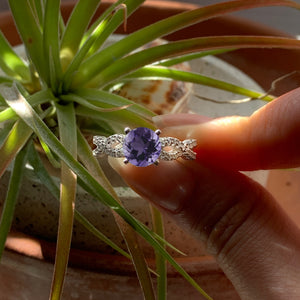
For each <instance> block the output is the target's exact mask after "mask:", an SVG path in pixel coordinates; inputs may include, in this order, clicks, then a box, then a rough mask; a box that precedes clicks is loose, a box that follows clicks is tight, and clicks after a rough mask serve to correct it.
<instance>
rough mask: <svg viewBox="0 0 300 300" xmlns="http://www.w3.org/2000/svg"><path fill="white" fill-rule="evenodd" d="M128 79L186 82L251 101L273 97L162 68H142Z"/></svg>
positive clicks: (209, 78) (268, 99)
mask: <svg viewBox="0 0 300 300" xmlns="http://www.w3.org/2000/svg"><path fill="white" fill-rule="evenodd" d="M128 78H129V79H130V78H139V79H142V78H147V79H154V78H155V79H173V80H180V81H187V82H192V83H196V84H201V85H206V86H210V87H214V88H218V89H221V90H224V91H230V92H233V93H236V94H239V95H244V96H247V97H250V98H253V99H258V98H259V99H262V100H265V101H271V100H273V99H274V97H273V96H270V95H265V94H263V93H260V92H256V91H252V90H249V89H246V88H243V87H241V86H237V85H234V84H231V83H228V82H225V81H222V80H217V79H214V78H211V77H207V76H204V75H201V74H197V73H193V72H187V71H181V70H177V69H169V68H163V67H154V66H153V67H151V66H149V67H144V68H141V69H140V70H138V71H136V72H134V73H132V74H131V75H129V76H128Z"/></svg>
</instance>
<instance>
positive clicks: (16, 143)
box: [0, 120, 32, 177]
mask: <svg viewBox="0 0 300 300" xmlns="http://www.w3.org/2000/svg"><path fill="white" fill-rule="evenodd" d="M31 134H32V129H31V128H30V127H28V126H27V125H26V124H25V123H24V122H23V121H22V120H19V121H17V122H16V123H15V124H14V126H13V128H12V129H11V131H10V132H9V134H8V136H7V138H6V139H5V141H4V143H3V144H2V146H1V148H0V157H1V159H0V177H1V176H2V175H3V173H4V171H5V170H6V168H7V167H8V165H9V164H10V163H11V162H12V160H13V159H14V158H15V156H16V155H17V153H18V152H19V151H20V150H21V149H22V148H23V147H24V145H25V144H26V142H27V141H28V139H29V137H30V136H31Z"/></svg>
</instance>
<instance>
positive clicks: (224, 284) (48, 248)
mask: <svg viewBox="0 0 300 300" xmlns="http://www.w3.org/2000/svg"><path fill="white" fill-rule="evenodd" d="M112 2H113V1H104V2H103V5H101V7H100V8H101V9H103V8H105V7H107V6H108V5H109V3H112ZM71 7H72V3H67V4H65V5H64V6H63V14H64V16H65V17H66V18H67V16H68V15H69V13H70V11H71ZM193 7H194V6H193V5H188V4H179V3H170V2H167V3H166V2H163V1H159V2H157V1H147V2H146V3H145V5H144V6H143V7H141V8H140V9H139V10H138V11H137V12H136V13H135V14H134V15H133V16H132V17H131V18H130V19H129V21H128V32H132V31H134V30H136V29H138V28H140V27H143V26H145V25H147V24H150V23H152V22H154V21H156V20H159V19H161V18H165V17H167V16H170V15H172V14H175V13H179V12H181V11H183V10H186V9H191V8H193ZM0 26H1V29H2V30H3V32H4V33H5V35H6V36H7V38H8V39H9V40H10V41H11V43H12V44H14V45H16V44H18V43H19V40H18V38H17V37H16V31H15V28H14V26H13V24H12V22H11V17H10V16H9V14H3V16H0ZM120 32H122V29H120ZM265 33H268V34H276V35H280V33H278V32H274V31H272V30H270V29H268V28H262V27H260V26H257V25H255V24H251V23H249V22H244V21H242V20H240V19H234V18H227V17H225V18H218V19H214V20H210V21H207V22H205V23H201V24H199V25H195V26H192V27H190V28H187V29H185V30H182V31H180V32H178V33H176V34H173V35H170V36H168V37H167V38H169V39H172V40H175V39H177V38H180V37H186V38H188V37H193V36H200V35H216V34H218V35H220V34H265ZM220 57H221V58H222V59H223V60H225V61H227V62H230V63H232V64H233V65H235V66H238V67H239V68H240V69H241V70H243V71H244V72H245V73H247V74H248V75H250V76H251V77H252V78H254V79H255V81H256V82H257V83H258V84H259V85H260V86H262V87H263V88H264V89H266V90H267V89H268V88H269V87H270V84H271V82H272V81H273V80H274V79H275V78H278V77H279V76H281V75H283V74H286V73H289V72H291V71H294V70H295V69H299V65H300V59H299V58H300V52H299V51H292V50H243V51H236V52H234V53H228V54H224V55H222V56H220ZM274 62H276V65H274ZM297 84H298V85H299V82H298V80H297V78H296V77H295V78H294V79H291V80H290V81H289V86H288V87H287V88H288V89H291V88H293V87H294V86H297ZM284 88H286V87H281V88H280V89H279V90H277V94H280V93H282V92H283V91H284ZM279 178H280V177H279ZM268 185H269V186H272V181H270V179H269V182H268ZM41 205H42V204H41ZM37 215H38V213H37ZM145 222H146V221H145ZM167 222H169V221H167ZM172 226H176V225H175V224H173V225H172ZM78 232H80V230H79V231H78ZM181 239H182V238H181ZM189 241H190V240H189ZM185 243H186V242H185ZM190 245H192V246H191V248H192V250H191V252H190V256H189V257H187V258H178V261H180V263H181V264H182V266H183V267H184V268H185V269H186V270H187V271H188V272H189V273H190V274H191V275H193V276H194V278H195V279H196V280H197V281H198V282H199V284H200V285H201V286H202V287H203V288H204V289H205V290H206V291H207V292H208V293H209V294H210V295H211V296H212V297H213V298H214V299H222V300H223V299H225V300H226V299H239V297H238V296H237V294H236V292H235V291H234V289H233V287H232V285H231V283H230V282H229V281H228V279H227V278H226V277H225V275H224V274H223V272H222V271H221V270H220V269H219V268H218V266H217V264H216V262H215V261H214V259H213V258H212V257H211V256H209V255H207V254H206V253H205V251H204V250H203V249H202V247H201V245H199V244H197V243H194V244H190ZM7 247H8V249H10V250H13V251H14V252H11V251H7V252H6V253H5V255H4V258H3V261H2V263H1V267H0V282H2V283H3V284H4V285H3V287H1V289H0V295H1V294H3V295H6V299H8V300H10V299H41V300H43V299H47V298H48V291H49V289H50V284H51V276H52V273H51V271H52V264H51V263H49V262H48V261H51V260H53V257H54V251H55V245H54V244H53V243H51V242H46V241H45V240H38V239H35V238H32V237H30V236H26V235H24V234H21V233H19V232H18V233H17V232H14V233H12V234H11V235H10V237H9V239H8V242H7ZM94 250H99V249H96V247H95V249H94ZM17 252H18V253H22V254H26V255H27V256H22V255H19V254H17ZM31 257H35V258H38V259H33V258H31ZM149 257H150V258H149V261H150V264H151V262H152V259H151V255H149ZM152 263H153V262H152ZM70 265H71V266H72V267H71V268H69V271H68V276H67V279H66V284H65V291H64V296H63V299H103V298H105V297H107V298H108V299H142V295H141V292H140V288H139V285H138V282H137V279H136V276H135V274H134V270H133V268H132V266H131V264H130V262H128V261H127V260H126V259H123V258H121V257H119V256H118V255H114V254H113V253H109V254H108V253H106V254H103V251H102V253H101V252H99V251H86V250H82V249H80V250H78V249H72V251H71V254H70ZM169 273H170V276H169V299H172V300H173V299H175V300H176V299H198V298H199V297H198V294H197V292H196V291H194V289H193V288H192V287H190V286H189V284H188V283H186V282H185V280H184V279H182V278H181V277H180V276H178V275H177V274H175V273H174V271H172V270H169Z"/></svg>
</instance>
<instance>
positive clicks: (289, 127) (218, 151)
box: [155, 88, 300, 170]
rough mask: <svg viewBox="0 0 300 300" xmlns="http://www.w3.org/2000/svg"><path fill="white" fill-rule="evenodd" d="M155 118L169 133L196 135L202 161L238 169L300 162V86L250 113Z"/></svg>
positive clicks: (180, 135) (261, 167)
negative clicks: (207, 116) (210, 116)
mask: <svg viewBox="0 0 300 300" xmlns="http://www.w3.org/2000/svg"><path fill="white" fill-rule="evenodd" d="M197 118H198V120H199V122H197ZM155 121H156V123H157V126H158V127H160V128H161V129H163V131H162V132H163V134H164V135H166V136H175V137H178V138H180V139H186V138H195V139H196V140H197V143H198V145H197V147H196V149H195V151H196V152H197V161H199V162H201V163H209V164H212V165H218V166H219V167H225V168H230V169H235V170H259V169H274V168H291V167H298V166H300V88H298V89H295V90H293V91H291V92H289V93H287V94H285V95H283V96H281V97H279V98H277V99H276V100H273V101H272V102H271V103H268V104H267V105H265V106H264V107H262V108H261V109H259V110H258V111H256V112H255V113H254V114H253V115H251V116H250V117H237V116H233V117H225V118H219V119H214V120H208V119H207V118H204V117H201V116H197V115H188V114H186V115H178V116H177V115H167V116H159V117H157V118H156V119H155Z"/></svg>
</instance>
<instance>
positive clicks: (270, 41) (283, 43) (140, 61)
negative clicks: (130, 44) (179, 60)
mask: <svg viewBox="0 0 300 300" xmlns="http://www.w3.org/2000/svg"><path fill="white" fill-rule="evenodd" d="M226 48H239V49H241V48H282V49H300V41H299V40H296V39H290V38H281V37H261V36H214V37H200V38H192V39H187V40H183V41H179V42H172V43H168V44H165V45H161V46H156V47H152V48H149V49H146V50H143V51H140V52H137V53H134V54H131V55H129V56H127V57H124V58H122V59H120V60H118V61H116V62H114V63H112V64H111V65H110V66H109V67H108V68H106V69H105V70H103V72H101V73H100V74H99V75H98V76H96V77H94V78H93V79H92V80H91V82H90V83H89V85H90V86H97V87H103V86H105V85H107V84H109V83H111V82H112V81H114V80H116V79H118V78H120V77H122V76H123V75H125V74H128V73H130V72H132V71H134V70H137V69H138V68H139V67H143V66H144V65H147V64H151V63H154V62H158V61H160V60H164V59H167V58H171V57H174V56H180V55H181V54H187V53H192V52H196V51H203V50H212V49H226Z"/></svg>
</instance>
